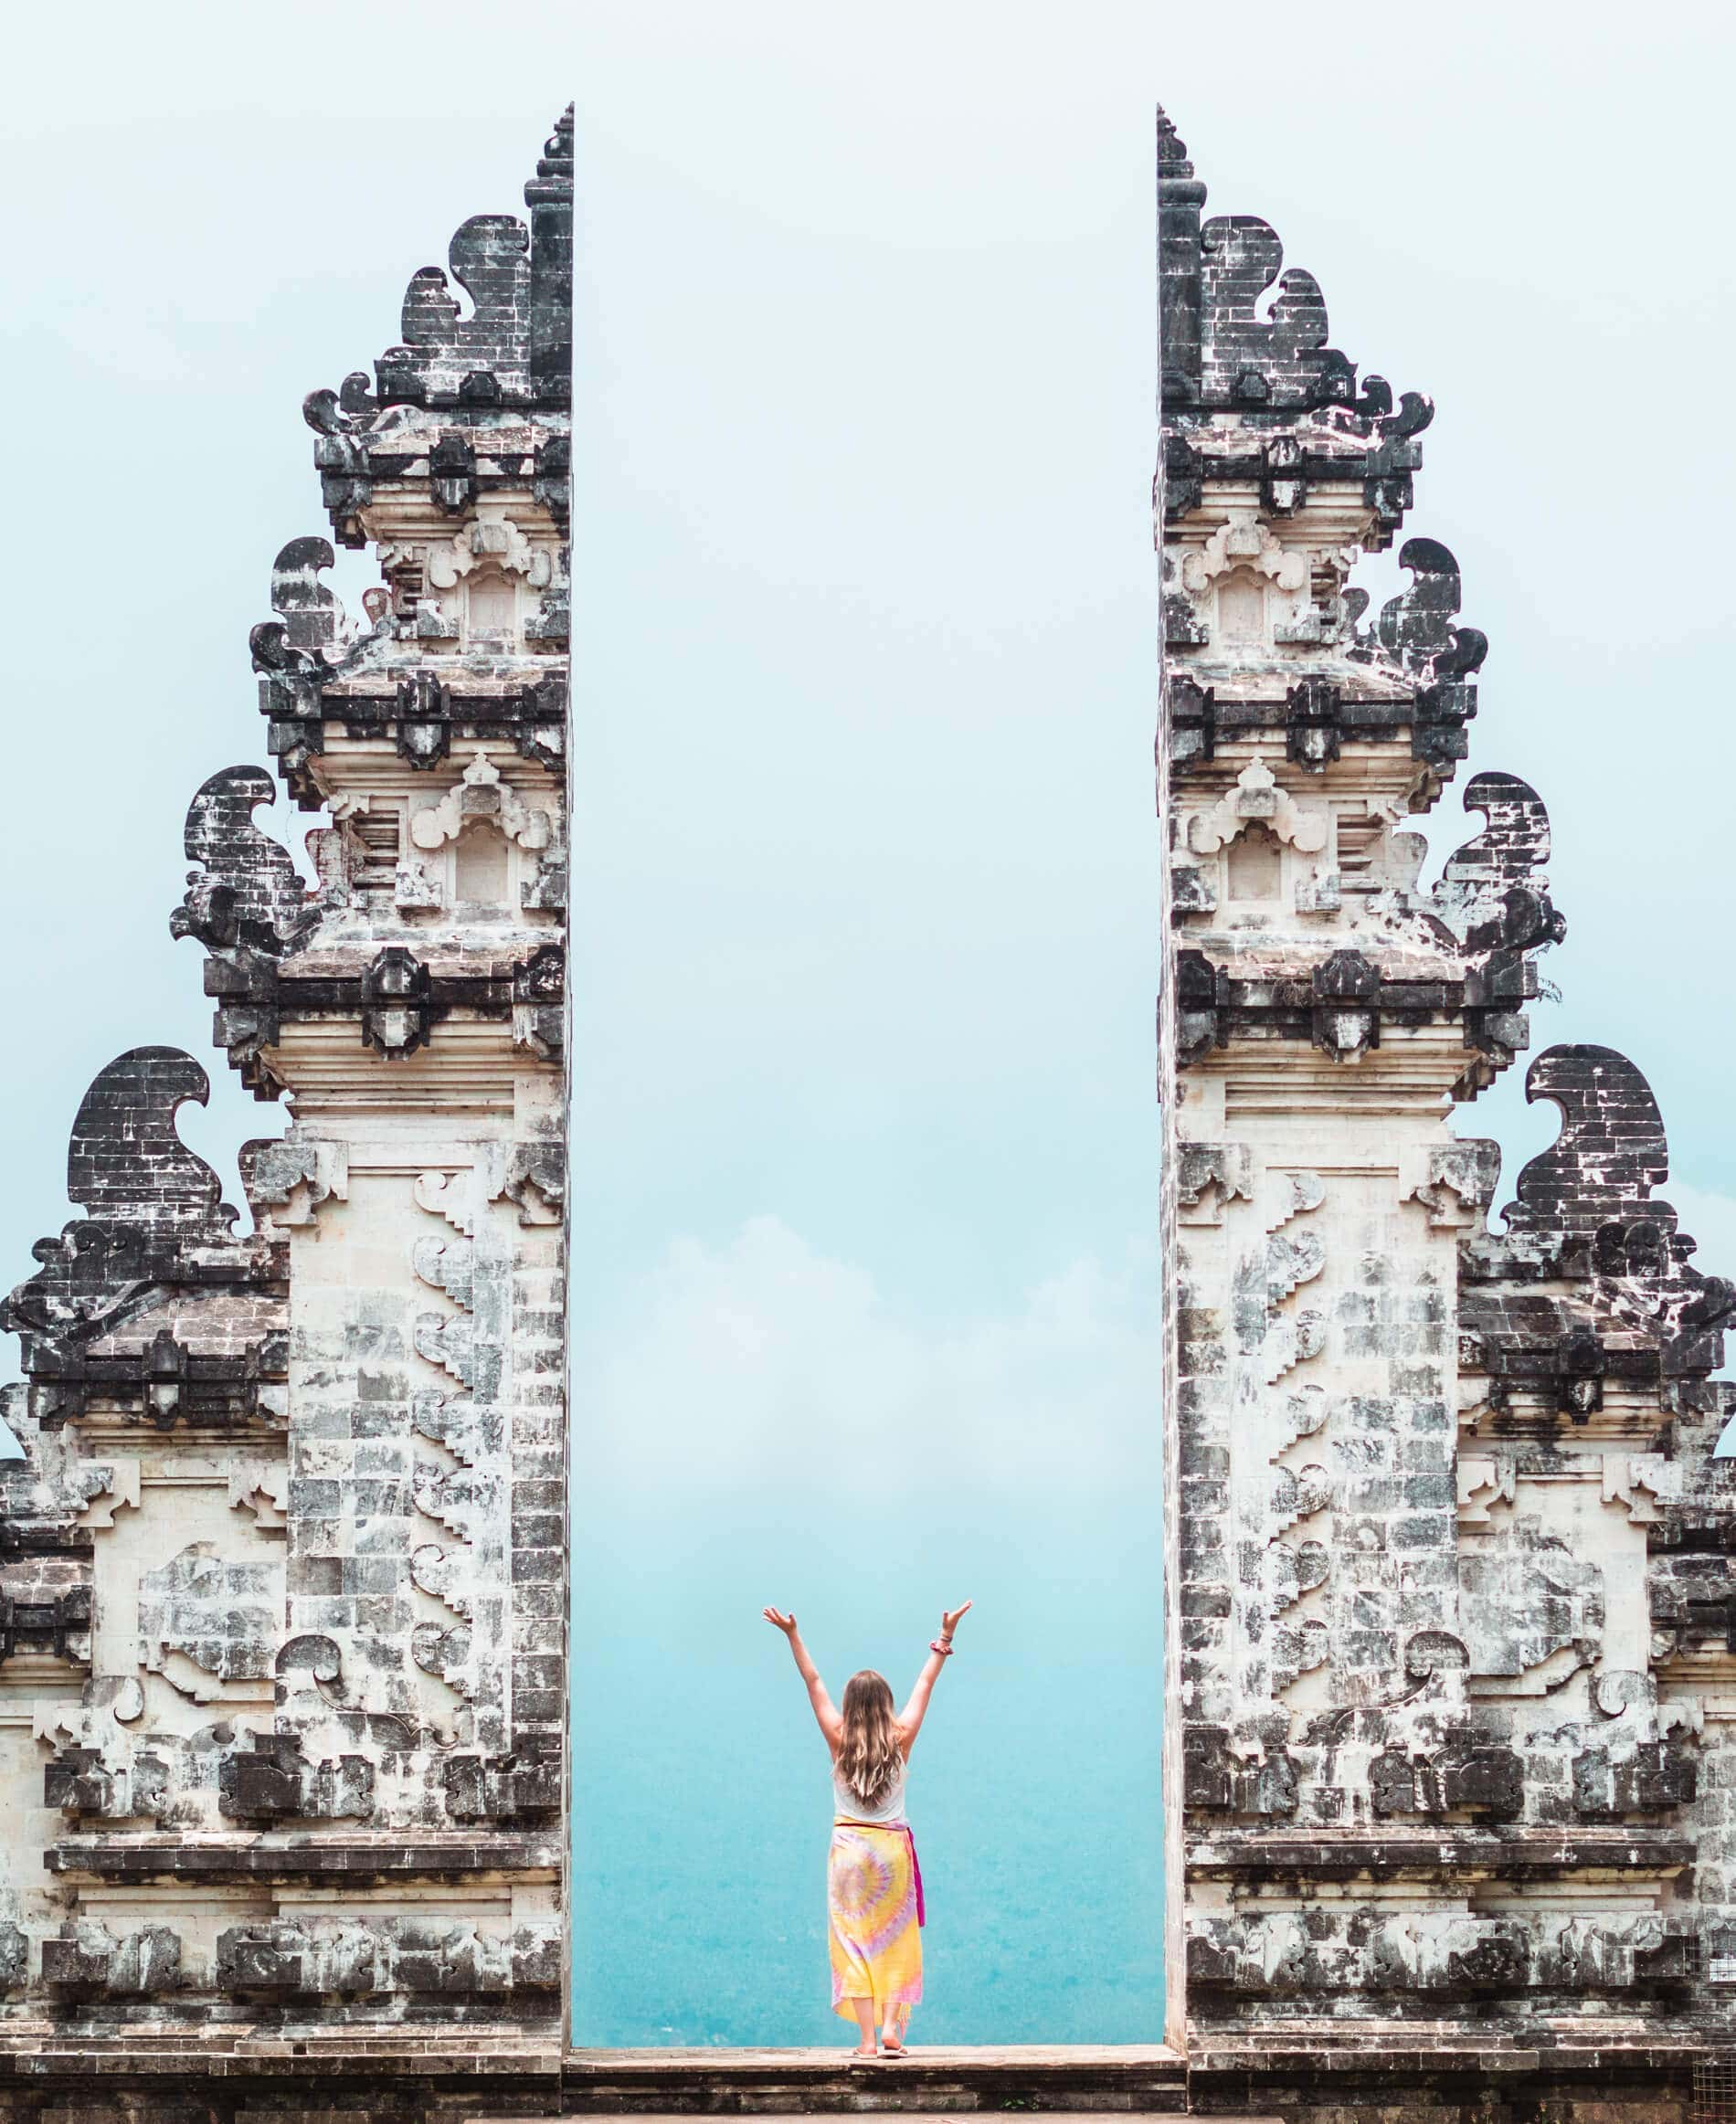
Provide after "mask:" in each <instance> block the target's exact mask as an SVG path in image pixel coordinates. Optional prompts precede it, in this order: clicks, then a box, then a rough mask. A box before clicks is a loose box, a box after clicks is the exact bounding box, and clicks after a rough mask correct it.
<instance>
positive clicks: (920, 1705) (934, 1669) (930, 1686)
mask: <svg viewBox="0 0 1736 2124" xmlns="http://www.w3.org/2000/svg"><path fill="white" fill-rule="evenodd" d="M971 1606H972V1603H971V1602H970V1601H966V1602H965V1604H964V1606H963V1607H962V1608H948V1609H947V1610H945V1611H943V1613H942V1615H941V1618H940V1635H939V1636H938V1637H937V1638H936V1639H935V1641H934V1643H932V1644H931V1645H930V1646H929V1647H928V1656H927V1658H926V1660H925V1661H924V1662H923V1667H922V1672H921V1673H920V1674H919V1675H917V1676H916V1687H915V1688H914V1689H912V1690H911V1692H910V1701H909V1702H908V1703H907V1704H906V1705H905V1707H904V1710H903V1711H902V1712H901V1713H900V1714H899V1718H898V1738H899V1739H900V1740H901V1741H902V1742H903V1743H904V1750H905V1754H906V1755H908V1754H909V1753H910V1751H911V1749H913V1748H915V1746H916V1736H917V1734H919V1733H920V1732H921V1731H922V1722H923V1720H924V1718H925V1717H926V1716H927V1713H928V1698H929V1696H930V1695H931V1694H932V1693H933V1690H934V1685H935V1684H936V1682H937V1681H938V1680H939V1678H940V1670H941V1668H942V1667H943V1666H945V1665H946V1664H947V1657H948V1655H949V1654H950V1653H951V1651H952V1633H953V1632H954V1631H955V1630H957V1629H958V1624H959V1622H960V1620H961V1618H963V1617H964V1616H966V1615H968V1614H969V1611H970V1609H971Z"/></svg>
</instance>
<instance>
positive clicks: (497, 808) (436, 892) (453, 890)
mask: <svg viewBox="0 0 1736 2124" xmlns="http://www.w3.org/2000/svg"><path fill="white" fill-rule="evenodd" d="M409 828H410V839H411V840H412V841H413V842H414V843H415V844H416V846H417V847H418V849H421V850H423V851H425V852H426V853H427V854H428V855H429V857H431V858H434V859H436V860H435V861H433V862H431V863H421V862H418V861H416V860H415V859H414V858H407V860H406V861H405V862H404V863H403V864H401V865H400V869H399V882H398V891H397V904H398V905H399V907H401V908H420V907H439V906H457V905H460V904H462V905H465V906H468V907H471V908H477V909H481V908H488V909H495V910H498V911H499V912H500V913H502V914H505V913H506V912H508V910H509V909H510V906H511V904H512V893H511V883H512V867H513V866H512V856H511V852H510V851H511V849H512V848H514V847H515V848H517V849H519V850H521V851H523V854H524V858H527V859H528V865H527V867H528V870H529V872H530V873H531V874H530V875H529V876H527V877H526V878H525V879H524V882H523V884H522V886H521V890H520V893H519V903H520V904H521V905H523V906H526V907H532V906H540V905H544V904H545V903H547V902H548V898H549V895H546V894H545V893H542V892H541V891H540V890H539V887H540V885H541V882H542V880H541V872H542V869H543V862H544V857H545V852H546V854H547V855H548V857H549V858H550V859H551V860H553V859H557V858H558V853H559V851H558V848H557V845H556V833H555V826H554V821H553V820H552V819H550V817H549V815H548V813H547V812H546V811H544V810H541V809H539V808H536V807H535V806H533V805H530V804H527V803H525V801H524V798H522V797H521V796H520V795H519V793H518V791H517V790H516V789H514V788H513V787H512V785H511V784H510V783H508V782H503V780H502V779H501V773H500V769H499V768H498V767H497V766H494V764H493V762H492V760H491V759H490V758H489V757H488V755H487V754H486V753H485V752H483V751H482V750H480V749H479V750H478V751H477V752H476V753H475V754H474V755H473V756H472V757H471V764H470V765H469V766H467V767H466V768H465V770H464V773H463V775H462V777H460V780H459V781H457V782H456V783H454V784H453V786H452V787H450V789H448V790H447V792H446V793H445V795H444V796H442V797H439V798H433V799H431V800H429V801H427V802H424V803H421V804H420V805H418V807H416V808H414V809H412V811H411V813H410V821H409ZM564 900H565V893H564V892H561V893H556V895H554V904H556V906H559V905H560V904H562V903H564Z"/></svg>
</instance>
